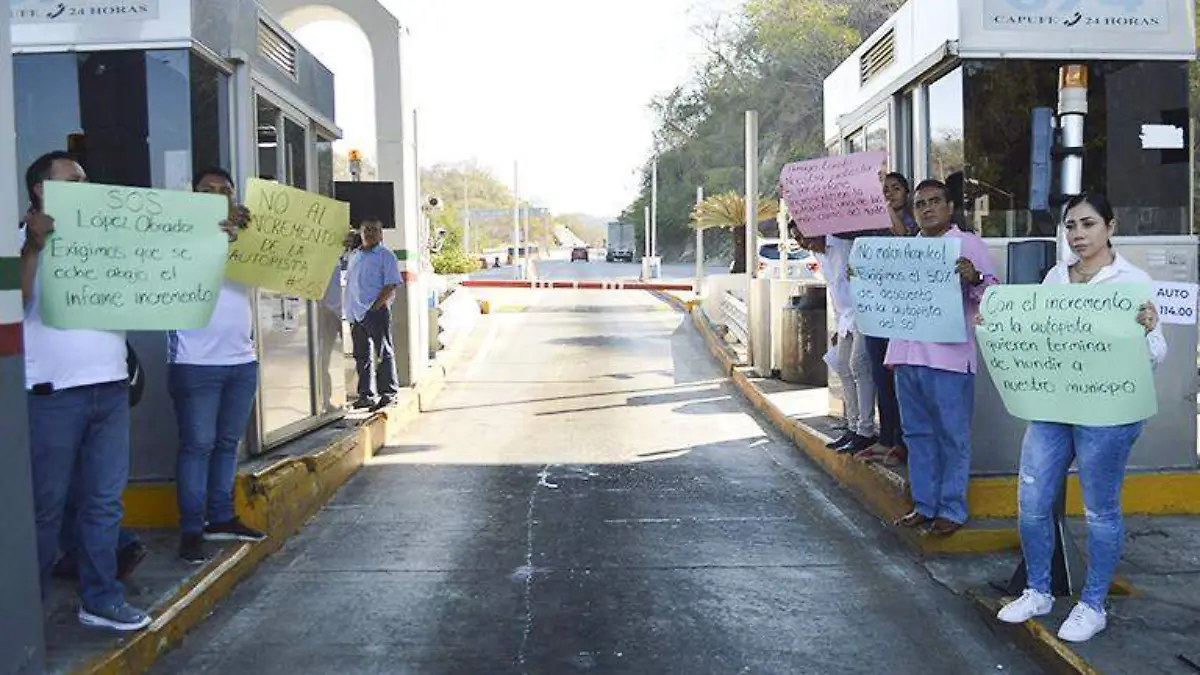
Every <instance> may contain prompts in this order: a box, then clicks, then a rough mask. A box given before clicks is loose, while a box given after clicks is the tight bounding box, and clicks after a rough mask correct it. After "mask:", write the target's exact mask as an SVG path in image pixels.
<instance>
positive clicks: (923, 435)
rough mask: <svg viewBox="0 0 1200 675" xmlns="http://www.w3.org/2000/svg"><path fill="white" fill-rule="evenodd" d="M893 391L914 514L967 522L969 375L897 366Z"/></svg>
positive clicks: (972, 397) (972, 398) (971, 392)
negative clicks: (901, 428)
mask: <svg viewBox="0 0 1200 675" xmlns="http://www.w3.org/2000/svg"><path fill="white" fill-rule="evenodd" d="M896 393H897V398H898V399H899V401H900V423H901V425H902V427H903V430H904V442H905V444H906V445H907V447H908V483H909V486H910V487H911V488H912V497H913V502H915V509H916V511H917V512H918V513H920V514H921V515H923V516H925V517H926V518H944V519H946V520H949V521H953V522H955V523H960V524H961V523H965V522H967V484H968V483H969V482H970V479H971V415H972V413H973V412H974V408H975V375H974V373H956V372H952V371H949V370H938V369H936V368H928V367H926V366H899V367H898V368H897V369H896Z"/></svg>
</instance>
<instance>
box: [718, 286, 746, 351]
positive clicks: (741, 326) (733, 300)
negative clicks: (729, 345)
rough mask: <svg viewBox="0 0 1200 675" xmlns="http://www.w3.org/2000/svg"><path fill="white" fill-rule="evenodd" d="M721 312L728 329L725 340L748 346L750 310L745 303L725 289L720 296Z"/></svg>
mask: <svg viewBox="0 0 1200 675" xmlns="http://www.w3.org/2000/svg"><path fill="white" fill-rule="evenodd" d="M721 314H722V316H724V318H725V327H726V328H727V329H728V332H726V334H725V336H726V337H725V339H726V341H728V342H733V341H736V343H737V344H738V345H740V346H742V347H748V346H749V345H750V312H749V309H748V308H747V307H746V303H745V302H743V301H742V299H741V298H739V297H737V296H736V295H734V294H733V293H731V292H729V291H725V295H724V297H722V298H721ZM730 338H733V340H730Z"/></svg>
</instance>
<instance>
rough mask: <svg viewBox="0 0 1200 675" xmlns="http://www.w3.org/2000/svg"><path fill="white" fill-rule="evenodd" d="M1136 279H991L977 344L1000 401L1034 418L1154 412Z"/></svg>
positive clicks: (1102, 421) (1110, 421) (1099, 418)
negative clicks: (1008, 282) (1038, 282)
mask: <svg viewBox="0 0 1200 675" xmlns="http://www.w3.org/2000/svg"><path fill="white" fill-rule="evenodd" d="M1149 297H1150V288H1149V286H1145V285H1139V284H1096V285H1084V284H1063V285H1048V286H1033V285H1030V286H993V287H991V288H989V289H988V291H987V294H986V295H985V296H984V299H983V304H982V305H981V307H980V310H981V313H982V315H983V319H984V325H983V326H980V327H979V328H978V330H977V332H976V335H977V336H978V342H979V348H980V351H981V352H982V354H983V357H984V361H985V362H986V363H987V369H988V373H990V374H991V376H992V382H994V383H995V384H996V389H997V390H999V392H1000V398H1001V399H1002V400H1003V401H1004V407H1006V408H1008V412H1009V413H1010V414H1011V415H1013V416H1014V417H1019V418H1021V419H1026V420H1037V421H1042V422H1059V423H1063V424H1082V425H1087V426H1111V425H1117V424H1129V423H1131V422H1137V421H1139V420H1144V419H1146V418H1148V417H1152V416H1153V415H1154V413H1155V412H1156V411H1157V405H1158V404H1157V402H1156V397H1155V393H1154V377H1153V375H1152V374H1151V370H1150V351H1149V348H1148V347H1147V346H1146V331H1145V330H1144V329H1143V328H1142V326H1141V325H1139V324H1138V323H1137V313H1138V308H1139V307H1141V306H1142V304H1143V303H1145V302H1146V300H1147V299H1149Z"/></svg>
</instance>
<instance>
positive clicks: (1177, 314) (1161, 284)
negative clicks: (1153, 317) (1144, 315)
mask: <svg viewBox="0 0 1200 675" xmlns="http://www.w3.org/2000/svg"><path fill="white" fill-rule="evenodd" d="M1196 295H1197V286H1196V284H1188V283H1180V282H1177V281H1156V282H1154V306H1155V307H1157V308H1158V318H1159V320H1160V321H1162V323H1172V324H1177V325H1180V326H1195V325H1196Z"/></svg>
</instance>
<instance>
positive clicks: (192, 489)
mask: <svg viewBox="0 0 1200 675" xmlns="http://www.w3.org/2000/svg"><path fill="white" fill-rule="evenodd" d="M167 387H168V390H169V391H170V392H171V399H172V400H173V401H174V403H175V418H176V422H177V423H178V425H179V457H178V460H177V462H176V473H175V483H176V485H175V492H176V496H177V497H178V500H179V528H180V529H181V530H182V531H183V532H185V533H187V534H199V533H200V532H202V531H203V530H204V524H205V523H206V522H208V523H225V522H228V521H230V520H233V518H234V511H233V481H234V478H235V477H236V476H237V463H238V457H237V450H238V443H239V442H240V441H241V440H242V436H243V435H244V434H245V433H246V424H247V423H249V421H250V412H251V410H252V409H253V407H254V396H255V394H256V393H257V392H258V364H257V363H246V364H242V365H237V366H192V365H183V364H172V365H171V368H170V370H169V371H168V373H167Z"/></svg>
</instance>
